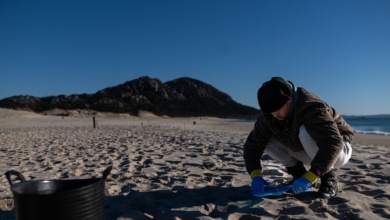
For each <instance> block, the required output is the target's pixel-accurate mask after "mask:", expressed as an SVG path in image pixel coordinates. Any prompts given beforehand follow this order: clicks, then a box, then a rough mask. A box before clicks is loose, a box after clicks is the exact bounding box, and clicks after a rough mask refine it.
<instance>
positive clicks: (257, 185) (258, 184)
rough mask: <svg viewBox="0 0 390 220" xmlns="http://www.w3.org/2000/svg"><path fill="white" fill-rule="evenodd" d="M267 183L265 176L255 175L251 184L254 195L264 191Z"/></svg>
mask: <svg viewBox="0 0 390 220" xmlns="http://www.w3.org/2000/svg"><path fill="white" fill-rule="evenodd" d="M265 183H266V181H265V180H264V179H263V177H260V176H255V177H253V179H252V186H251V192H252V195H255V194H259V193H262V192H264V185H265Z"/></svg>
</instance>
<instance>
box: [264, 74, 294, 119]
mask: <svg viewBox="0 0 390 220" xmlns="http://www.w3.org/2000/svg"><path fill="white" fill-rule="evenodd" d="M290 96H292V88H291V86H290V84H289V83H288V82H286V81H285V80H284V79H283V78H281V77H272V78H271V80H270V81H267V82H265V83H263V85H262V86H261V87H260V88H259V90H258V91H257V100H258V101H259V105H260V108H261V110H262V111H264V112H268V113H271V112H274V111H277V110H279V109H280V108H281V107H282V106H283V105H284V104H286V102H287V100H288V98H289V97H290Z"/></svg>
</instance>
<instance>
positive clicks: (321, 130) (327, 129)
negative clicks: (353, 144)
mask: <svg viewBox="0 0 390 220" xmlns="http://www.w3.org/2000/svg"><path fill="white" fill-rule="evenodd" d="M294 99H295V100H293V102H292V103H293V104H292V106H291V112H290V114H289V116H288V117H287V118H286V119H285V120H283V121H279V120H277V119H276V118H274V117H273V116H272V115H271V114H270V113H266V112H263V111H260V115H259V117H258V119H257V121H256V123H255V125H254V128H253V130H252V131H251V132H250V134H249V136H248V138H247V140H246V142H245V144H244V161H245V166H246V170H247V171H248V173H249V174H250V173H251V172H252V171H253V170H256V169H259V170H262V167H261V163H260V159H261V157H262V155H263V153H264V149H265V147H266V145H267V143H268V141H269V140H270V138H271V137H274V138H276V139H277V140H278V141H279V142H281V143H282V144H283V145H285V146H286V147H288V148H291V149H292V150H293V151H301V150H303V146H302V144H301V142H300V140H299V138H298V134H299V128H300V126H301V125H305V127H306V130H307V132H308V133H309V134H310V136H311V137H312V138H313V139H314V140H315V142H316V143H317V145H318V148H319V150H318V152H317V154H316V156H315V157H314V159H313V160H312V162H311V168H312V169H314V170H316V171H317V174H318V175H320V176H321V175H322V174H325V173H327V172H328V171H329V170H330V169H331V168H332V167H333V165H334V163H335V162H336V160H337V157H338V155H339V153H340V151H341V150H342V148H343V146H344V144H343V140H345V141H351V140H352V138H353V135H354V133H353V130H352V128H351V126H349V125H348V124H347V123H346V122H345V120H344V119H343V118H342V116H341V115H340V114H339V113H338V112H336V111H335V110H334V109H333V108H332V107H330V106H328V105H327V104H326V103H325V102H324V101H322V100H321V99H320V98H318V97H317V96H316V95H314V94H313V93H311V92H309V91H307V90H305V89H304V88H301V87H298V88H297V91H296V93H295V97H294Z"/></svg>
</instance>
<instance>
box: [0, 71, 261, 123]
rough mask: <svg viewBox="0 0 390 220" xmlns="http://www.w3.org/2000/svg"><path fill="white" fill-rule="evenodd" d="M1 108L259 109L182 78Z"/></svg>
mask: <svg viewBox="0 0 390 220" xmlns="http://www.w3.org/2000/svg"><path fill="white" fill-rule="evenodd" d="M0 107H4V108H12V109H23V110H31V111H34V112H43V111H47V110H51V109H91V110H96V111H103V112H114V113H130V114H137V112H138V111H140V110H146V111H150V112H153V113H154V114H156V115H167V116H171V117H178V116H180V117H187V116H215V117H221V118H247V119H250V118H256V117H257V115H258V112H259V110H257V109H255V108H252V107H249V106H244V105H242V104H239V103H237V102H235V101H234V100H233V99H232V98H231V97H230V96H229V95H227V94H225V93H223V92H221V91H219V90H217V89H216V88H214V87H213V86H211V85H209V84H207V83H204V82H202V81H199V80H196V79H192V78H188V77H183V78H178V79H175V80H172V81H168V82H166V83H162V82H161V81H160V80H159V79H156V78H153V79H152V78H150V77H147V76H144V77H140V78H138V79H135V80H131V81H128V82H125V83H123V84H120V85H117V86H114V87H108V88H105V89H102V90H100V91H98V92H96V93H94V94H73V95H69V96H67V95H59V96H48V97H42V98H39V97H34V96H29V95H25V96H13V97H9V98H5V99H2V100H0Z"/></svg>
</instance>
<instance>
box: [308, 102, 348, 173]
mask: <svg viewBox="0 0 390 220" xmlns="http://www.w3.org/2000/svg"><path fill="white" fill-rule="evenodd" d="M310 112H311V114H310V115H306V117H307V118H306V120H305V122H304V124H305V127H306V130H307V132H308V133H309V134H310V136H311V137H312V138H313V139H314V140H315V142H316V143H317V146H318V152H317V154H316V155H315V157H314V158H313V160H312V162H311V168H313V169H315V170H316V171H317V174H318V175H319V176H322V175H323V174H325V173H327V172H328V171H329V170H330V169H331V168H332V167H333V165H334V163H335V162H336V160H337V158H338V155H339V153H340V151H341V150H342V148H343V146H344V144H343V138H342V136H341V134H340V132H339V129H338V127H337V123H336V122H335V120H334V117H333V114H334V110H333V109H332V108H330V107H328V106H321V107H318V106H317V109H315V111H313V109H311V110H310Z"/></svg>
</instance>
